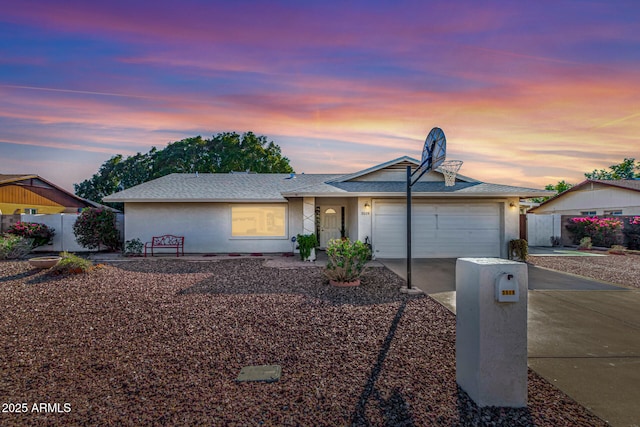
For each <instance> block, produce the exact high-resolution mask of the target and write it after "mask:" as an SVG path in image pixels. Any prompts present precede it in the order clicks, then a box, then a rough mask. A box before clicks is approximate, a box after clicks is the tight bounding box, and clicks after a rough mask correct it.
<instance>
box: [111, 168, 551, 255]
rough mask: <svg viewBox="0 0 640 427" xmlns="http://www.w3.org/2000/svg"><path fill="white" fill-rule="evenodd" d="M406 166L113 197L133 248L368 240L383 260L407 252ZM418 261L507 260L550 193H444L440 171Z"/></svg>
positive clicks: (227, 181)
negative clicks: (525, 212)
mask: <svg viewBox="0 0 640 427" xmlns="http://www.w3.org/2000/svg"><path fill="white" fill-rule="evenodd" d="M419 163H420V162H419V161H418V160H416V159H413V158H410V157H407V156H404V157H400V158H398V159H395V160H391V161H388V162H385V163H382V164H379V165H377V166H374V167H371V168H369V169H366V170H362V171H358V172H355V173H352V174H347V175H344V174H297V175H295V174H254V173H230V174H171V175H167V176H164V177H162V178H158V179H155V180H153V181H149V182H146V183H144V184H140V185H138V186H135V187H132V188H129V189H126V190H124V191H120V192H118V193H115V194H112V195H110V196H108V197H106V198H105V199H104V201H106V202H122V203H124V206H125V239H126V240H131V239H134V238H139V239H140V240H142V241H143V242H145V241H150V240H151V237H152V236H158V235H163V234H175V235H181V236H185V251H186V252H190V253H230V252H238V253H254V252H268V253H273V252H291V251H292V249H294V244H293V243H292V241H291V238H292V237H294V236H296V235H297V234H309V233H317V236H318V238H319V242H320V247H326V245H327V242H328V241H329V240H330V239H333V238H339V237H341V236H347V237H349V238H350V239H352V240H355V239H358V240H361V241H365V240H367V241H368V242H370V243H371V245H372V248H373V253H374V256H375V257H378V258H403V257H405V255H406V254H405V252H406V168H407V166H409V167H411V168H412V169H415V168H417V167H418V166H419ZM412 194H413V197H412V206H413V210H412V213H413V220H412V224H413V234H412V242H413V243H412V244H413V246H412V251H413V256H414V257H416V258H436V257H462V256H469V257H506V256H507V243H508V241H509V240H512V239H517V238H518V237H519V208H518V203H519V200H520V198H529V197H540V196H547V195H549V194H550V192H548V191H545V190H536V189H531V188H521V187H513V186H507V185H499V184H489V183H484V182H480V181H477V180H474V179H471V178H468V177H465V176H461V175H458V176H457V178H456V183H455V185H454V186H449V187H447V186H445V183H444V176H443V174H442V173H441V172H440V171H439V170H433V171H430V172H429V173H427V174H425V175H424V176H423V177H422V178H421V179H420V181H419V182H418V183H416V184H415V185H414V186H413V189H412Z"/></svg>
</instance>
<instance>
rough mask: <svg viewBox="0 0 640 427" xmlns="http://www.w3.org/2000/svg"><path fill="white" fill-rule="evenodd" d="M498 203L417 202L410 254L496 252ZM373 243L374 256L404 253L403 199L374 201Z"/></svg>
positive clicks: (484, 254) (476, 254)
mask: <svg viewBox="0 0 640 427" xmlns="http://www.w3.org/2000/svg"><path fill="white" fill-rule="evenodd" d="M499 206H500V205H499V204H498V203H477V204H474V203H440V204H434V203H421V202H419V201H414V203H413V210H412V255H413V256H414V257H416V258H429V257H431V258H434V257H447V258H449V257H451V258H456V257H462V256H470V257H493V256H500V235H501V233H500V230H501V221H500V213H499V212H500V210H499ZM373 207H374V209H373V211H374V212H373V218H372V219H373V246H374V251H375V254H376V256H377V257H380V258H404V257H405V256H406V207H405V204H404V203H397V202H396V203H394V202H389V201H374V206H373Z"/></svg>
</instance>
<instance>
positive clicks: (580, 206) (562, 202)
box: [535, 183, 640, 216]
mask: <svg viewBox="0 0 640 427" xmlns="http://www.w3.org/2000/svg"><path fill="white" fill-rule="evenodd" d="M610 210H622V215H640V192H638V191H633V190H625V189H623V188H615V187H611V186H609V185H601V184H597V183H593V185H592V184H591V183H587V184H586V185H585V186H584V187H583V188H581V189H579V190H575V191H570V192H568V193H566V194H563V195H562V196H560V197H558V198H557V199H556V200H552V201H550V202H549V203H546V204H544V205H542V206H540V207H538V208H536V210H535V213H536V214H550V213H555V214H561V215H580V213H581V212H583V211H596V215H598V216H602V215H604V214H605V213H604V212H605V211H610Z"/></svg>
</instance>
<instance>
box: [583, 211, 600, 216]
mask: <svg viewBox="0 0 640 427" xmlns="http://www.w3.org/2000/svg"><path fill="white" fill-rule="evenodd" d="M595 214H596V211H582V212H580V215H589V216H593V215H595Z"/></svg>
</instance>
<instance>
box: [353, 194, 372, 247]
mask: <svg viewBox="0 0 640 427" xmlns="http://www.w3.org/2000/svg"><path fill="white" fill-rule="evenodd" d="M365 204H368V205H369V207H365V206H364V205H365ZM357 210H358V240H360V241H361V242H364V241H365V239H366V238H367V237H368V238H369V242H371V238H372V234H371V233H372V228H371V218H372V217H373V201H372V199H371V197H358V205H357Z"/></svg>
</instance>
